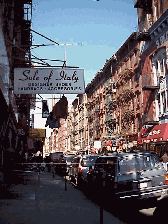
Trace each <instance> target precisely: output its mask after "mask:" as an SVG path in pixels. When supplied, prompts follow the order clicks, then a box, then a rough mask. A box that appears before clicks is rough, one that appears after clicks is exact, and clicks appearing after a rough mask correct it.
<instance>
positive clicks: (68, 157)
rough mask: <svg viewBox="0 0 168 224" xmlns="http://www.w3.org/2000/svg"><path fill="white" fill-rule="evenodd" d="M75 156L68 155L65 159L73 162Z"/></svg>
mask: <svg viewBox="0 0 168 224" xmlns="http://www.w3.org/2000/svg"><path fill="white" fill-rule="evenodd" d="M73 158H74V156H66V157H65V159H66V161H67V162H72V160H73Z"/></svg>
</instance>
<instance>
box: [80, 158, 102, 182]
mask: <svg viewBox="0 0 168 224" xmlns="http://www.w3.org/2000/svg"><path fill="white" fill-rule="evenodd" d="M97 157H98V155H97V154H91V155H86V156H84V157H83V159H82V160H81V175H80V176H79V177H80V179H81V181H82V182H83V183H82V184H86V183H87V175H88V172H89V171H90V170H93V169H94V165H95V161H96V159H97Z"/></svg>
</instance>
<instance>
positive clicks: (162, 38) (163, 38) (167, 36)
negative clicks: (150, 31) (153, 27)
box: [156, 31, 168, 48]
mask: <svg viewBox="0 0 168 224" xmlns="http://www.w3.org/2000/svg"><path fill="white" fill-rule="evenodd" d="M166 40H168V31H166V33H164V34H163V35H162V36H160V37H159V39H158V40H156V46H157V48H159V47H160V46H161V45H162V44H163V43H164V42H165V41H166Z"/></svg>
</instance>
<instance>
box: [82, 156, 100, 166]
mask: <svg viewBox="0 0 168 224" xmlns="http://www.w3.org/2000/svg"><path fill="white" fill-rule="evenodd" d="M96 159H97V156H88V157H86V158H83V161H82V166H93V165H94V164H95V161H96Z"/></svg>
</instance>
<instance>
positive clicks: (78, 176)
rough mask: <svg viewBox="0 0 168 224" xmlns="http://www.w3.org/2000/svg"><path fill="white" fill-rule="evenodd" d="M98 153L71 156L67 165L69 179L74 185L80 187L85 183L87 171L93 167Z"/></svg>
mask: <svg viewBox="0 0 168 224" xmlns="http://www.w3.org/2000/svg"><path fill="white" fill-rule="evenodd" d="M97 157H98V155H82V156H81V155H80V156H76V157H74V158H73V160H72V162H71V165H70V167H69V179H70V182H72V183H73V184H74V185H75V186H77V187H79V188H82V187H84V186H85V185H86V184H87V173H88V171H89V170H90V169H93V168H94V164H95V161H96V158H97Z"/></svg>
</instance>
